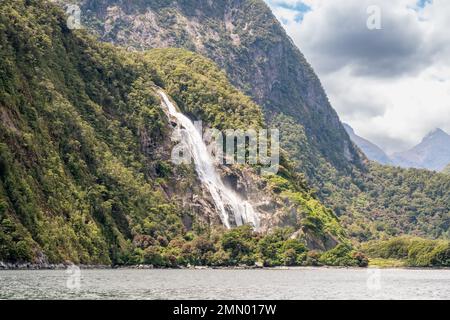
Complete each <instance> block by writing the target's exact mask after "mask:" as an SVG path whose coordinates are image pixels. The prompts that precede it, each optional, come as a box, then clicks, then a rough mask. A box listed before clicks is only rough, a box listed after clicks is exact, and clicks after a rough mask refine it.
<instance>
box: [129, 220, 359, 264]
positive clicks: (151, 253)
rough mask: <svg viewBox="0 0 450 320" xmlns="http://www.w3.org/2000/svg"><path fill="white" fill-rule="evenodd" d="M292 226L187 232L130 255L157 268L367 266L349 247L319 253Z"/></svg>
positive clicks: (135, 260)
mask: <svg viewBox="0 0 450 320" xmlns="http://www.w3.org/2000/svg"><path fill="white" fill-rule="evenodd" d="M292 233H293V230H292V229H276V230H274V231H273V232H271V233H268V234H267V235H261V234H257V233H254V232H253V231H252V229H251V228H250V227H249V226H244V227H239V228H236V229H233V230H228V231H223V230H222V231H221V230H214V231H212V232H211V233H210V234H209V235H208V236H205V235H201V236H194V235H193V234H192V233H187V234H186V235H185V236H184V237H178V238H175V239H173V240H172V241H170V242H168V241H165V240H161V239H160V243H163V245H162V246H150V247H147V248H145V249H141V248H136V249H135V250H134V252H133V254H132V255H131V256H130V262H131V263H134V264H140V263H145V264H152V265H154V266H159V267H179V266H188V265H192V266H212V267H224V266H254V265H255V264H260V265H261V266H266V267H276V266H320V265H331V266H360V267H365V266H367V258H365V256H364V255H363V254H362V253H358V252H355V251H353V250H352V249H351V248H350V247H347V246H344V247H341V246H338V247H337V249H334V250H331V251H328V252H325V253H323V254H322V253H320V252H317V251H311V250H308V248H307V247H306V245H305V243H304V242H303V241H301V240H299V239H296V238H292V237H291V235H292Z"/></svg>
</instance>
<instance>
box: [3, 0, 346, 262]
mask: <svg viewBox="0 0 450 320" xmlns="http://www.w3.org/2000/svg"><path fill="white" fill-rule="evenodd" d="M0 42H1V44H2V45H1V47H0V117H1V119H2V121H1V123H0V261H13V262H20V261H25V262H34V263H49V262H50V263H60V262H68V261H71V262H74V263H85V264H93V263H94V264H95V263H99V264H109V263H119V264H120V263H149V264H154V265H161V266H176V265H186V264H188V263H190V264H214V265H224V264H225V265H228V264H237V263H247V264H252V263H254V261H255V259H258V260H262V261H265V262H266V261H268V262H267V263H268V264H275V265H276V264H285V263H286V264H301V263H310V262H308V261H309V260H308V259H309V257H308V256H307V251H308V250H309V249H319V250H326V249H331V248H333V247H334V246H336V245H337V244H338V243H346V242H347V241H346V236H345V233H344V231H343V229H342V227H341V226H340V225H339V222H338V219H337V218H336V216H335V215H334V214H333V212H332V211H331V210H329V209H327V208H326V207H324V206H323V205H322V204H321V203H320V202H319V201H318V200H317V199H316V198H314V197H313V196H312V195H311V190H309V189H308V187H307V186H306V184H305V182H304V179H303V178H302V176H301V175H299V174H297V173H295V172H294V171H293V170H292V165H291V164H290V162H289V161H288V160H287V159H286V157H285V156H283V157H282V159H281V168H280V172H279V174H278V175H275V176H269V177H266V178H263V177H260V176H259V175H258V172H257V168H254V167H250V166H233V167H223V168H221V172H222V175H223V176H224V177H225V178H226V179H227V180H228V181H229V182H230V185H231V186H232V187H234V188H236V189H238V188H239V189H240V191H241V193H242V194H245V195H246V197H247V198H248V199H249V200H251V201H253V202H254V203H255V206H256V207H257V209H258V210H261V212H262V213H264V215H265V218H266V229H274V228H275V227H277V226H280V227H288V228H287V229H283V230H281V231H276V232H275V233H274V234H271V233H269V234H268V235H267V236H263V235H260V234H255V233H253V232H252V231H251V230H250V229H249V228H243V229H238V230H237V231H224V230H223V228H222V227H221V226H220V225H221V223H220V219H219V217H218V214H217V210H215V208H214V205H213V202H212V201H211V196H210V195H208V194H207V192H205V190H204V188H202V185H201V183H200V182H199V180H198V178H197V176H196V172H195V169H194V166H193V165H182V166H176V165H174V164H173V163H172V162H171V161H170V160H171V155H170V154H171V150H172V147H173V144H174V142H173V141H172V140H171V137H172V132H173V127H172V123H171V122H170V121H169V119H168V118H167V116H166V114H165V113H164V111H163V109H162V108H161V101H160V98H159V96H158V95H157V92H156V90H157V87H156V86H157V85H158V86H159V87H162V88H164V89H165V90H166V91H167V92H168V93H169V94H170V95H171V96H172V97H173V99H174V100H175V101H176V102H178V104H179V107H180V109H181V110H182V111H183V112H185V113H186V114H189V116H191V117H192V118H194V119H201V120H203V121H204V122H205V124H206V125H210V126H211V125H213V124H217V123H220V124H221V126H222V127H223V128H227V127H228V128H229V127H233V128H252V127H253V128H258V127H260V126H262V125H264V122H263V118H262V111H261V109H260V107H259V106H257V105H256V104H254V103H253V102H252V101H251V100H250V99H249V98H248V97H246V96H244V95H243V94H242V93H240V92H239V91H238V90H237V89H236V88H234V87H232V86H231V84H230V83H229V82H228V80H227V78H226V76H225V74H224V73H222V72H221V71H220V70H219V69H218V68H217V67H216V66H215V65H214V64H213V63H212V62H211V61H209V60H207V59H205V58H203V57H200V56H198V55H195V54H193V53H189V52H186V51H183V50H156V51H151V52H147V53H145V54H141V53H129V52H126V51H125V50H120V49H117V48H113V47H112V46H111V45H106V44H100V43H98V42H96V41H95V40H94V39H92V38H91V37H90V36H88V35H87V34H86V33H85V32H82V31H73V30H69V29H68V28H67V23H66V18H65V17H64V16H63V14H62V12H61V11H60V10H59V8H57V7H55V6H54V5H52V4H50V3H49V2H45V1H38V0H36V1H33V0H27V1H15V0H5V1H2V3H1V5H0ZM258 201H262V202H263V203H259V202H258ZM230 232H234V233H232V234H231V233H230ZM234 236H236V237H234ZM227 239H228V240H227ZM231 240H233V241H231ZM239 241H242V242H239ZM260 241H261V242H264V243H266V244H267V246H269V247H270V246H271V245H273V246H274V247H273V248H276V250H275V251H271V252H266V251H264V252H262V251H261V250H262V249H261V248H265V247H266V246H262V245H261V246H259V242H260ZM345 248H349V247H348V246H345ZM258 250H259V251H258ZM346 250H347V249H346ZM349 250H350V249H348V250H347V251H346V252H347V253H349V252H350V251H349Z"/></svg>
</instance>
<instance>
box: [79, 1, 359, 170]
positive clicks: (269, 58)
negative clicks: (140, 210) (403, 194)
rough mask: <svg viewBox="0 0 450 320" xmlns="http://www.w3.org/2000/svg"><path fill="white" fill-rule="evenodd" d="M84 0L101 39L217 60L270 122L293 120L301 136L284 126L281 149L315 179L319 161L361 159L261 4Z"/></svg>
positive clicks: (341, 163)
mask: <svg viewBox="0 0 450 320" xmlns="http://www.w3.org/2000/svg"><path fill="white" fill-rule="evenodd" d="M80 3H81V8H82V12H83V13H84V18H85V23H86V24H87V25H88V26H90V27H91V28H93V29H95V30H96V32H97V33H98V34H99V35H100V38H101V39H102V40H104V41H110V42H113V43H115V44H119V45H122V46H125V47H128V48H130V49H131V48H134V49H139V50H140V49H148V48H162V47H183V48H186V49H189V50H193V51H195V52H198V53H200V54H202V55H205V56H207V57H209V58H211V59H212V60H214V61H215V62H216V63H217V64H218V65H219V66H220V67H222V68H224V70H225V71H226V72H227V74H228V77H229V79H230V80H231V82H232V83H233V84H234V85H236V86H237V87H238V88H240V89H241V90H242V91H243V92H245V93H247V94H249V95H250V96H251V97H252V98H253V100H254V101H255V102H256V103H258V104H259V105H261V106H262V107H263V108H264V111H265V115H266V119H267V120H268V122H269V123H274V124H280V123H283V124H284V123H285V122H286V120H288V121H289V119H290V121H292V122H295V123H296V125H297V127H298V130H297V135H300V139H298V137H297V136H292V135H290V134H289V131H290V129H291V128H289V127H288V126H286V125H282V126H281V127H280V129H281V130H282V135H283V137H284V138H283V146H284V147H285V148H286V149H288V148H289V150H288V151H290V152H291V154H292V156H293V157H294V158H295V160H297V161H298V165H299V166H300V167H302V170H303V171H304V172H306V173H307V174H308V175H309V176H310V177H315V175H316V168H317V167H318V166H326V165H327V164H330V165H331V166H332V167H334V168H337V169H338V170H339V171H342V172H346V173H348V172H349V171H350V170H351V167H352V165H351V163H355V164H359V163H360V155H359V154H358V153H357V151H356V150H355V148H354V146H353V144H352V143H351V141H350V139H349V137H348V135H347V134H346V132H345V130H344V128H343V127H342V125H341V123H340V121H339V118H338V116H337V114H336V112H335V111H334V110H333V109H332V107H331V106H330V104H329V102H328V98H327V96H326V94H325V92H324V90H323V89H322V86H321V83H320V81H319V79H318V78H317V76H316V75H315V73H314V72H313V70H312V68H311V67H310V65H309V64H308V63H307V61H306V60H305V58H304V57H303V55H302V54H301V52H300V51H299V50H298V49H297V47H296V46H295V45H294V44H293V43H292V41H291V40H290V38H289V37H288V36H287V35H286V33H285V31H284V29H283V28H282V26H281V25H280V24H279V22H278V21H277V19H276V18H275V17H274V16H273V14H272V12H271V11H270V9H269V8H268V7H267V5H266V4H265V3H264V2H263V1H261V0H226V1H210V0H196V1H150V2H149V1H118V0H101V1H97V0H96V1H91V0H86V1H81V2H80ZM280 118H282V119H283V121H281V122H280V121H279V119H280ZM306 150H307V152H305V151H306Z"/></svg>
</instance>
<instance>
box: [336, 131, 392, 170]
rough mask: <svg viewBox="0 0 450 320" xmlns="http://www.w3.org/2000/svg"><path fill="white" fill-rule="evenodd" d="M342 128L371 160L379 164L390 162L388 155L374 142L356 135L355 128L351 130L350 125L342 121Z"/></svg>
mask: <svg viewBox="0 0 450 320" xmlns="http://www.w3.org/2000/svg"><path fill="white" fill-rule="evenodd" d="M344 128H345V130H346V131H347V133H348V135H349V136H350V139H351V140H352V141H353V142H354V143H355V144H356V145H357V146H358V147H360V148H361V150H362V151H363V152H364V154H365V155H366V156H367V158H369V159H370V160H372V161H376V162H378V163H380V164H385V165H387V164H392V161H391V159H390V158H389V156H388V155H387V154H386V153H385V152H384V151H383V150H382V149H381V148H380V147H378V146H377V145H376V144H374V143H372V142H370V141H369V140H367V139H364V138H362V137H360V136H358V135H357V134H356V133H355V130H353V128H352V127H350V126H349V125H348V124H345V123H344Z"/></svg>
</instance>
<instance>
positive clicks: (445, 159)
mask: <svg viewBox="0 0 450 320" xmlns="http://www.w3.org/2000/svg"><path fill="white" fill-rule="evenodd" d="M392 159H393V161H394V162H395V164H397V165H399V166H401V167H404V168H423V169H429V170H435V171H442V170H443V169H444V168H445V167H446V166H447V164H448V163H449V162H450V135H448V134H447V133H446V132H444V131H443V130H441V129H436V130H434V131H432V132H430V133H429V134H428V135H427V136H426V137H425V138H423V140H422V142H421V143H419V144H418V145H417V146H415V147H414V148H412V149H410V150H407V151H404V152H399V153H395V154H393V155H392Z"/></svg>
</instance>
